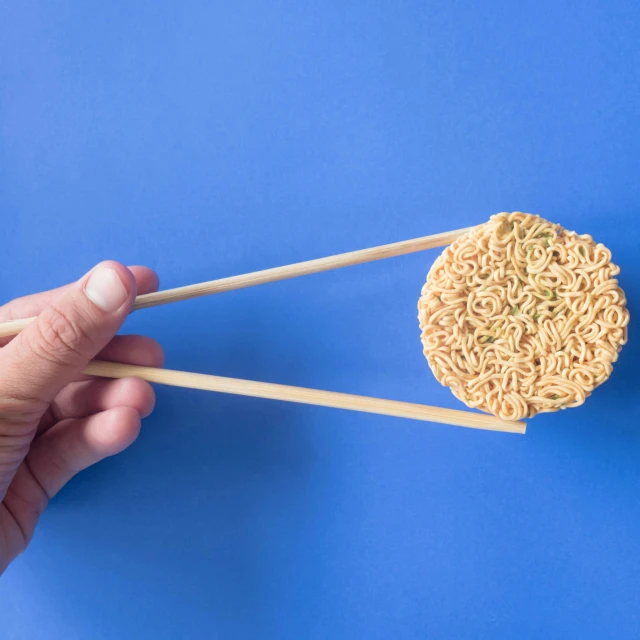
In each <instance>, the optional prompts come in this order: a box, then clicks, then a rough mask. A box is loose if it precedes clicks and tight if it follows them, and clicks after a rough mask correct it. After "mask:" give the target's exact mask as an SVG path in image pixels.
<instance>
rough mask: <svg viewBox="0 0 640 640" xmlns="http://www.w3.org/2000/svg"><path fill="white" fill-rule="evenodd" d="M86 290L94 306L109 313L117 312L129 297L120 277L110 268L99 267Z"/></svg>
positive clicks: (88, 282) (88, 281)
mask: <svg viewBox="0 0 640 640" xmlns="http://www.w3.org/2000/svg"><path fill="white" fill-rule="evenodd" d="M84 290H85V293H86V294H87V297H88V298H89V300H91V302H93V304H95V305H96V306H97V307H100V309H102V310H103V311H107V312H109V313H112V312H113V311H117V310H118V309H119V308H120V307H121V306H122V305H123V304H124V303H125V301H126V300H127V298H128V297H129V294H128V293H127V290H126V289H125V287H124V285H123V284H122V280H120V276H118V274H117V273H116V272H115V271H114V270H113V269H110V268H109V267H98V268H97V269H96V270H95V271H94V272H93V273H92V274H91V277H90V278H89V280H87V284H86V285H85V286H84Z"/></svg>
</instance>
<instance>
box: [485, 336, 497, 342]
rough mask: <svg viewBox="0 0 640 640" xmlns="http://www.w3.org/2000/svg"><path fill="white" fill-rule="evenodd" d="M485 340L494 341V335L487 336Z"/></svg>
mask: <svg viewBox="0 0 640 640" xmlns="http://www.w3.org/2000/svg"><path fill="white" fill-rule="evenodd" d="M486 341H487V342H495V337H494V336H489V337H488V338H487V340H486Z"/></svg>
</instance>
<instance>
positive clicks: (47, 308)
mask: <svg viewBox="0 0 640 640" xmlns="http://www.w3.org/2000/svg"><path fill="white" fill-rule="evenodd" d="M157 288H158V278H157V276H156V275H155V273H154V272H153V271H152V270H151V269H148V268H146V267H130V268H129V269H127V268H126V267H124V266H123V265H121V264H118V263H116V262H103V263H101V264H100V265H98V266H97V267H95V268H94V269H92V270H91V271H90V272H89V273H88V274H87V275H85V276H84V277H83V278H81V279H80V280H79V281H78V282H76V283H73V284H71V285H68V286H66V287H62V288H60V289H55V290H53V291H48V292H45V293H40V294H37V295H33V296H28V297H26V298H20V299H17V300H14V301H12V302H10V303H8V304H6V305H5V306H3V307H0V322H6V321H9V320H14V319H18V318H26V317H31V316H36V315H37V316H38V319H37V320H36V321H35V322H33V323H32V324H30V325H29V326H28V327H27V328H26V329H25V330H24V331H23V332H22V333H21V334H19V335H18V336H16V337H15V338H13V339H0V574H1V573H2V572H3V571H4V570H5V569H6V568H7V566H8V565H9V563H10V562H11V561H12V560H14V559H15V558H16V557H17V556H18V555H19V554H20V553H22V552H23V551H24V550H25V549H26V547H27V546H28V544H29V542H30V541H31V538H32V536H33V533H34V529H35V527H36V525H37V523H38V519H39V517H40V515H41V514H42V512H43V511H44V509H45V508H46V507H47V505H48V503H49V500H50V499H51V498H52V497H53V496H55V495H56V493H58V492H59V491H60V490H61V489H62V487H63V486H64V485H65V484H66V483H67V482H69V480H70V479H71V478H72V477H73V476H74V475H76V474H77V473H78V472H80V471H82V470H83V469H86V468H87V467H90V466H91V465H93V464H96V463H97V462H99V461H100V460H102V459H104V458H106V457H108V456H112V455H115V454H117V453H120V452H121V451H123V450H124V449H126V448H127V447H128V446H129V445H130V444H131V443H133V441H134V440H135V439H136V437H137V435H138V433H139V430H140V423H141V420H142V419H143V418H145V417H146V416H148V415H149V414H150V413H151V411H152V410H153V408H154V404H155V395H154V392H153V389H152V388H151V386H150V385H149V384H147V383H146V382H143V381H142V380H138V379H135V378H128V379H122V380H98V379H91V378H88V377H86V376H82V371H83V369H84V368H85V367H86V365H87V364H88V362H89V361H90V360H91V359H93V358H94V357H98V358H101V359H103V360H112V361H117V362H127V363H130V364H139V365H146V366H153V367H158V366H162V364H163V359H164V355H163V352H162V348H161V347H160V345H159V344H158V343H157V342H155V341H154V340H151V339H150V338H146V337H143V336H125V335H122V336H115V334H116V332H117V331H118V329H119V328H120V326H121V325H122V323H123V322H124V320H125V318H126V317H127V315H128V314H129V312H130V310H131V306H132V304H133V301H134V298H135V296H136V295H137V294H142V293H150V292H152V291H156V290H157Z"/></svg>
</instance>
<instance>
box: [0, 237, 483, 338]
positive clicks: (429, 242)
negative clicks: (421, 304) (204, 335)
mask: <svg viewBox="0 0 640 640" xmlns="http://www.w3.org/2000/svg"><path fill="white" fill-rule="evenodd" d="M472 228H473V227H468V228H466V229H457V230H456V231H447V232H445V233H436V234H434V235H430V236H424V237H422V238H414V239H413V240H404V241H402V242H394V243H392V244H385V245H381V246H379V247H372V248H370V249H361V250H359V251H350V252H348V253H340V254H338V255H335V256H328V257H326V258H318V259H316V260H307V261H306V262H297V263H295V264H290V265H286V266H284V267H275V268H273V269H264V270H262V271H254V272H253V273H245V274H243V275H239V276H231V277H229V278H221V279H219V280H210V281H209V282H201V283H199V284H191V285H187V286H186V287H177V288H175V289H165V290H164V291H157V292H156V293H147V294H145V295H141V296H138V297H137V298H136V301H135V303H134V305H133V310H134V311H136V310H138V309H146V308H147V307H155V306H158V305H161V304H168V303H170V302H179V301H180V300H189V299H191V298H199V297H201V296H209V295H213V294H216V293H223V292H224V291H234V290H236V289H245V288H246V287H255V286H257V285H259V284H268V283H270V282H278V281H280V280H288V279H290V278H298V277H299V276H306V275H310V274H312V273H321V272H322V271H331V270H332V269H340V268H341V267H350V266H352V265H356V264H364V263H365V262H373V261H375V260H383V259H384V258H393V257H396V256H401V255H405V254H408V253H415V252H417V251H424V250H425V249H434V248H436V247H443V246H445V245H448V244H451V243H452V242H453V241H454V240H455V239H456V238H457V237H458V236H461V235H462V234H463V233H466V232H467V231H470V230H471V229H472ZM32 321H33V318H25V319H24V320H13V321H12V322H5V323H0V338H6V337H9V336H15V335H17V334H18V333H20V331H22V329H24V328H25V327H26V326H27V325H28V324H29V323H30V322H32Z"/></svg>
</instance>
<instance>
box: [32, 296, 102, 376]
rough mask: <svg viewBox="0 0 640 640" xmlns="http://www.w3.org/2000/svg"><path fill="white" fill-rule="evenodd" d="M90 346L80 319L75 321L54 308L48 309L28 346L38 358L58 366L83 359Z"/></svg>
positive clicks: (89, 340) (88, 336) (89, 339)
mask: <svg viewBox="0 0 640 640" xmlns="http://www.w3.org/2000/svg"><path fill="white" fill-rule="evenodd" d="M92 346H93V341H92V339H91V336H90V335H89V333H88V332H87V330H86V328H85V323H84V322H83V321H82V319H80V321H79V320H76V319H74V318H72V317H70V316H69V315H68V314H66V313H65V312H63V311H61V310H60V309H58V308H57V307H55V306H54V307H50V308H49V309H48V311H47V314H46V316H45V317H44V318H43V322H41V323H40V325H39V331H38V334H37V336H36V338H34V339H33V340H32V341H31V344H30V347H31V349H32V350H33V351H34V352H35V353H36V354H37V355H38V356H40V357H42V358H44V359H46V360H48V361H50V362H52V363H53V364H58V365H63V364H69V362H70V361H72V362H76V361H79V360H82V359H84V358H85V357H87V356H86V355H85V354H87V353H90V352H91V349H92Z"/></svg>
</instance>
